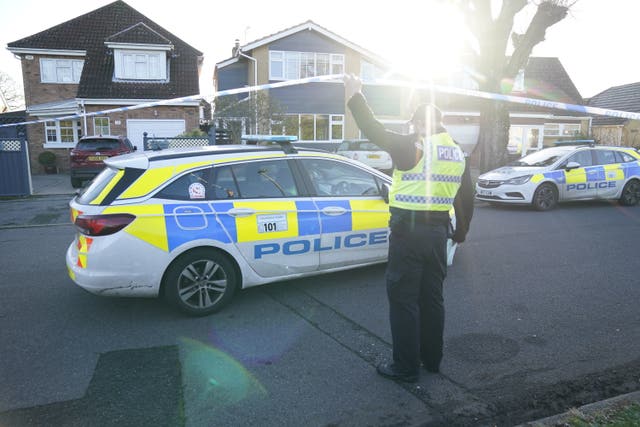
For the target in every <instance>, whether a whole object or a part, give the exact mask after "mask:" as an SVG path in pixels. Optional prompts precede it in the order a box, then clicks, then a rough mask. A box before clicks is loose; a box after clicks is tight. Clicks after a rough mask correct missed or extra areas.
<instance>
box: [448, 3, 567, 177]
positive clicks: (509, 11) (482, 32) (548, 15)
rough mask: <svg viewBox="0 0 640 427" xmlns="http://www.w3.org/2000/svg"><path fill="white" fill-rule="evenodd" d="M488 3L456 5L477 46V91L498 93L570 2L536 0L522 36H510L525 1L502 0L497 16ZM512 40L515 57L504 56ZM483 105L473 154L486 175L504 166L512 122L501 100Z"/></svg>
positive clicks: (475, 61) (473, 55)
mask: <svg viewBox="0 0 640 427" xmlns="http://www.w3.org/2000/svg"><path fill="white" fill-rule="evenodd" d="M575 1H576V0H574V1H573V3H575ZM491 3H492V2H491V1H490V0H459V1H458V5H459V7H460V8H461V10H462V11H463V15H464V17H465V21H466V24H467V26H468V28H469V30H470V32H471V33H472V34H473V36H474V37H475V41H476V42H477V43H476V46H477V47H476V49H475V52H474V53H473V54H472V59H471V65H472V67H473V68H474V69H475V71H476V72H477V75H478V76H480V78H479V79H478V84H479V89H480V90H481V91H486V92H492V93H500V87H501V85H500V84H501V82H502V80H503V79H505V78H510V79H514V78H515V77H516V76H517V74H518V73H519V71H520V70H521V69H524V68H525V67H526V65H527V61H528V60H529V56H530V55H531V52H532V50H533V48H534V46H536V45H537V44H538V43H540V42H542V41H543V40H544V39H545V33H546V30H547V28H549V27H551V26H552V25H554V24H556V23H558V22H560V21H561V20H563V19H564V18H565V17H566V16H567V13H568V11H569V8H570V6H571V5H573V3H571V2H570V1H568V0H539V2H538V3H537V10H536V13H535V15H534V16H533V18H532V19H531V21H530V22H529V25H528V28H527V30H526V31H525V32H524V34H517V33H515V32H513V24H514V19H515V16H516V15H517V14H518V13H519V12H521V11H522V10H523V9H524V8H525V6H526V5H527V4H528V3H529V1H528V0H503V1H502V6H501V9H500V12H499V14H498V15H497V16H496V17H495V18H494V17H493V15H492V9H491ZM570 3H571V4H570ZM510 40H511V42H512V44H513V53H512V54H511V56H507V48H508V46H509V41H510ZM482 105H483V106H482V108H481V111H480V134H479V137H478V145H477V146H476V154H479V160H480V165H479V166H480V169H481V171H483V172H484V171H487V170H490V169H494V168H495V167H497V166H500V165H503V164H504V163H505V162H506V159H507V144H508V142H509V126H510V123H509V111H508V107H507V105H506V104H505V103H504V102H499V101H489V100H487V101H483V104H482ZM478 150H480V151H479V153H478Z"/></svg>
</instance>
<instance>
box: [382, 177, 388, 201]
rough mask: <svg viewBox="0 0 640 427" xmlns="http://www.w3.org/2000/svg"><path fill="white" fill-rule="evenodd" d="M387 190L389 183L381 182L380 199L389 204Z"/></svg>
mask: <svg viewBox="0 0 640 427" xmlns="http://www.w3.org/2000/svg"><path fill="white" fill-rule="evenodd" d="M389 191H390V187H389V184H387V183H386V182H383V183H382V191H381V192H382V199H383V200H384V202H385V203H386V204H389Z"/></svg>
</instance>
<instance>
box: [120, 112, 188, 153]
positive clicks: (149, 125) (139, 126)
mask: <svg viewBox="0 0 640 427" xmlns="http://www.w3.org/2000/svg"><path fill="white" fill-rule="evenodd" d="M184 130H185V123H184V120H139V119H130V120H127V137H128V138H129V140H130V141H131V143H132V144H133V145H135V146H136V147H138V150H139V151H140V150H144V144H143V138H144V135H143V134H144V133H145V132H147V135H148V136H155V137H172V136H176V135H179V134H181V133H183V132H184Z"/></svg>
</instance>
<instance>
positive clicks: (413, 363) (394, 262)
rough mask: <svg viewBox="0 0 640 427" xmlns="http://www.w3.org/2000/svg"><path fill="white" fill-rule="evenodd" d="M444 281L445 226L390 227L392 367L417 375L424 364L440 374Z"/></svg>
mask: <svg viewBox="0 0 640 427" xmlns="http://www.w3.org/2000/svg"><path fill="white" fill-rule="evenodd" d="M446 275H447V226H446V225H433V224H414V225H413V226H411V227H408V226H405V225H402V224H398V225H395V226H392V228H391V234H390V236H389V262H388V264H387V271H386V279H387V296H388V298H389V320H390V323H391V336H392V339H393V362H394V365H395V367H396V368H397V369H398V370H401V371H403V372H407V373H417V372H418V370H419V368H420V362H421V361H422V362H423V363H424V364H425V365H426V366H428V367H429V368H432V369H436V368H439V366H440V361H441V359H442V346H443V338H442V336H443V332H444V299H443V296H442V283H443V282H444V278H445V277H446Z"/></svg>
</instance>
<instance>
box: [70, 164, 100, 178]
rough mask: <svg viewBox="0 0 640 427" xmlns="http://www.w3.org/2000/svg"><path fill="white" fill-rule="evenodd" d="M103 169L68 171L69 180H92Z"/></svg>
mask: <svg viewBox="0 0 640 427" xmlns="http://www.w3.org/2000/svg"><path fill="white" fill-rule="evenodd" d="M103 169H104V165H103V166H101V167H98V168H82V169H70V170H69V175H70V176H71V178H83V179H89V178H94V177H95V176H96V175H98V174H99V173H100V172H102V170H103Z"/></svg>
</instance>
